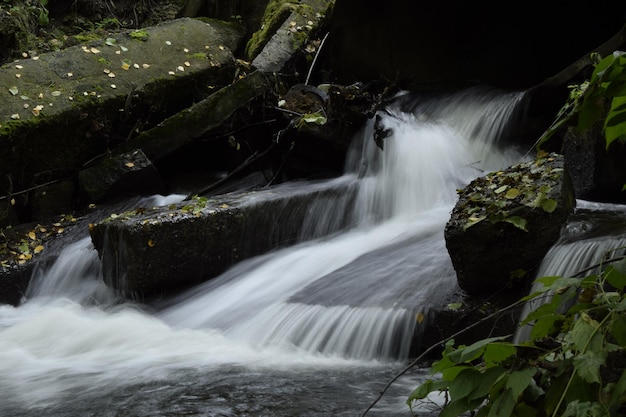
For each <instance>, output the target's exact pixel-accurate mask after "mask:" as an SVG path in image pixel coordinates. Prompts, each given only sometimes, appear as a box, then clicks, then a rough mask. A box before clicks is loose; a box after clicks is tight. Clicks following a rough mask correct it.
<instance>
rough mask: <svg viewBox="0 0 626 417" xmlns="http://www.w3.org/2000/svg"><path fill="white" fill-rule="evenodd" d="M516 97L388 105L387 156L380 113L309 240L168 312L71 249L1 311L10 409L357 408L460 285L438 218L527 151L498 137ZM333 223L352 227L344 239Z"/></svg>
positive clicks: (1, 356) (3, 395)
mask: <svg viewBox="0 0 626 417" xmlns="http://www.w3.org/2000/svg"><path fill="white" fill-rule="evenodd" d="M523 98H524V95H523V93H506V94H503V93H500V92H494V91H488V90H481V89H474V90H469V91H465V92H461V93H459V94H457V95H450V96H446V97H443V98H439V99H429V100H427V101H420V102H419V103H420V104H418V103H417V102H416V101H414V100H412V99H410V98H409V97H408V96H403V97H400V99H399V100H398V104H397V105H395V106H391V107H389V108H387V109H385V110H384V111H381V112H380V113H379V115H380V117H381V120H382V123H383V124H384V126H385V128H387V129H390V131H391V132H392V134H391V135H390V136H389V137H387V138H386V139H385V142H384V151H381V149H379V148H378V147H377V146H376V144H375V143H374V141H373V140H372V137H373V132H374V125H373V121H371V122H370V123H368V124H367V125H366V126H364V128H363V129H362V132H361V133H360V134H359V135H358V136H357V137H355V138H354V140H353V146H352V147H351V149H350V152H349V155H348V158H347V161H346V172H345V174H344V175H343V176H342V177H341V178H338V179H334V180H330V182H329V184H330V183H332V186H336V185H337V183H338V182H340V183H345V184H347V186H348V187H353V191H354V195H355V199H354V201H353V202H352V203H351V204H345V202H344V201H343V200H342V201H340V202H334V201H332V200H327V201H324V202H321V203H320V204H316V205H314V206H313V207H314V208H315V209H314V211H313V212H312V213H311V215H310V223H307V224H306V225H305V226H304V228H303V234H308V236H309V237H310V236H314V237H315V239H313V240H310V239H309V240H307V241H303V242H300V243H297V244H295V245H293V246H291V247H287V248H284V249H280V250H277V251H275V252H272V253H269V254H266V255H262V256H259V257H256V258H253V259H249V260H246V261H244V262H241V263H240V264H238V265H235V266H234V267H233V268H231V269H230V270H228V271H226V272H225V273H224V274H222V275H221V276H219V277H216V278H215V279H213V280H211V281H209V282H207V283H205V284H202V285H199V286H197V287H196V288H193V289H191V290H190V291H188V292H185V293H183V294H180V295H178V296H176V297H174V298H172V299H170V300H168V301H167V303H164V304H162V305H150V306H145V305H141V304H138V303H134V302H129V301H125V300H120V299H119V297H117V295H116V294H114V293H113V292H112V291H111V290H110V289H109V288H107V287H106V286H105V285H104V284H103V283H102V282H101V280H100V278H99V273H98V271H99V261H98V259H97V257H96V256H95V255H94V250H93V247H92V246H91V244H90V242H89V240H88V238H85V239H82V240H79V241H77V243H76V244H75V245H73V246H68V247H67V248H66V250H65V251H64V252H63V253H62V254H61V255H60V256H59V259H58V261H57V263H56V264H55V265H53V266H52V267H51V268H50V269H45V270H40V271H38V272H37V274H36V275H35V276H34V277H33V280H32V285H31V287H30V288H29V289H28V291H27V294H26V299H25V302H24V303H23V304H22V305H20V306H18V307H11V306H0V414H2V413H4V414H7V415H14V416H18V415H24V416H30V415H32V416H34V415H38V413H39V412H41V410H42V409H44V408H46V414H47V415H50V416H62V415H69V414H71V413H72V410H76V409H81V410H82V411H85V412H87V411H91V413H92V414H93V415H96V411H97V409H98V407H104V408H113V409H115V407H118V409H119V410H125V411H124V412H126V413H130V414H133V415H139V416H144V415H145V416H148V415H151V416H153V415H172V414H176V413H182V412H183V411H189V413H192V412H196V413H198V414H204V415H209V414H211V413H213V414H211V415H215V414H218V415H241V414H246V415H262V414H263V415H297V414H302V412H303V410H308V412H305V414H306V415H328V414H333V415H354V414H355V407H356V408H357V409H359V408H360V406H361V405H362V402H363V401H367V400H366V398H368V395H369V398H371V396H372V395H375V394H376V393H377V392H378V391H379V390H380V388H381V387H380V386H376V385H373V384H374V383H375V382H374V381H377V382H378V383H383V384H384V382H385V381H386V379H387V377H388V376H389V375H390V374H392V373H393V372H394V370H395V369H398V367H399V366H402V361H404V360H406V359H408V355H409V351H410V346H411V343H412V340H413V338H414V337H415V332H416V329H415V320H414V317H415V312H416V311H417V310H416V309H419V311H422V312H427V311H428V309H429V308H430V307H432V306H435V305H437V303H441V302H443V300H445V298H446V297H447V295H449V294H451V293H452V292H453V291H455V288H456V281H455V280H456V278H455V275H454V270H453V268H452V266H451V262H450V260H449V258H448V255H447V252H446V250H445V243H444V239H443V228H444V226H445V223H446V222H447V220H448V218H449V213H450V211H451V209H452V207H453V205H454V203H455V201H456V189H457V188H460V187H462V186H464V185H465V184H467V183H469V182H470V181H471V180H472V179H474V178H476V177H477V176H479V175H482V174H484V173H485V172H488V171H492V170H497V169H502V168H505V167H507V166H510V165H512V164H515V163H518V162H519V161H520V158H522V157H521V155H522V153H521V152H520V150H518V149H515V148H514V147H512V146H511V145H509V144H507V143H506V141H505V138H506V134H505V133H506V132H507V126H508V124H509V123H510V122H511V120H515V115H516V114H517V112H518V111H520V108H521V105H522V104H523ZM299 186H301V187H307V186H308V185H307V183H302V184H300V185H299ZM311 186H315V187H319V186H320V184H319V183H315V184H311ZM280 189H281V188H280V187H277V188H276V189H275V190H276V192H278V193H280ZM168 198H170V199H173V200H174V201H175V200H176V199H177V198H178V199H180V198H181V197H180V196H171V197H168ZM155 204H159V203H158V202H154V203H153V205H155ZM163 204H166V203H163ZM337 218H341V219H342V220H341V222H342V223H343V222H347V223H348V224H350V225H351V227H350V228H348V229H347V230H344V231H342V232H341V233H337V227H336V222H335V220H336V219H337ZM419 377H420V376H419V373H418V374H416V376H412V377H407V379H405V380H404V382H402V381H400V382H399V383H398V387H399V388H398V389H404V391H399V392H398V393H397V396H396V397H393V396H392V397H391V400H389V401H390V403H388V404H385V402H384V401H383V402H381V404H380V405H379V407H382V408H379V409H378V412H379V413H380V414H379V415H387V416H392V415H404V414H405V413H406V412H407V410H406V405H404V399H405V398H406V395H407V394H408V392H410V390H411V389H412V387H414V386H415V385H416V384H417V382H416V380H415V378H419ZM403 384H404V385H403ZM407 387H409V388H407ZM311 389H315V391H316V399H315V401H312V400H311V399H310V398H309V397H310V394H307V395H304V394H303V393H310V391H311ZM250 393H252V394H250ZM364 393H371V394H364ZM250 395H252V397H253V399H252V400H251V399H250V398H249V397H250ZM285 397H288V398H289V401H285V400H284V398H285ZM118 403H119V405H116V404H118ZM292 403H294V404H295V405H293V404H292ZM79 407H80V408H79ZM86 410H87V411H86ZM216 410H217V411H216ZM374 412H376V410H374ZM161 413H162V414H161ZM371 415H376V414H371Z"/></svg>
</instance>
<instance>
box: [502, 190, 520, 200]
mask: <svg viewBox="0 0 626 417" xmlns="http://www.w3.org/2000/svg"><path fill="white" fill-rule="evenodd" d="M519 193H520V191H519V190H518V189H517V188H510V189H509V190H508V191H507V192H506V194H504V198H506V199H509V200H512V199H514V198H515V197H517V196H518V195H519Z"/></svg>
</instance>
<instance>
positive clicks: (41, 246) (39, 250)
mask: <svg viewBox="0 0 626 417" xmlns="http://www.w3.org/2000/svg"><path fill="white" fill-rule="evenodd" d="M43 249H44V248H43V245H39V246H37V247H36V248H35V249H34V250H33V252H35V254H37V253H39V252H41V251H42V250H43Z"/></svg>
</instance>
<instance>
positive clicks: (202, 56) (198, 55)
mask: <svg viewBox="0 0 626 417" xmlns="http://www.w3.org/2000/svg"><path fill="white" fill-rule="evenodd" d="M191 58H195V59H202V60H205V61H206V59H207V56H206V53H205V52H196V53H195V54H193V55H191Z"/></svg>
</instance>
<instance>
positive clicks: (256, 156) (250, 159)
mask: <svg viewBox="0 0 626 417" xmlns="http://www.w3.org/2000/svg"><path fill="white" fill-rule="evenodd" d="M275 145H276V142H272V143H270V145H269V146H268V147H267V149H265V150H264V151H263V152H261V153H259V152H255V153H253V154H252V155H250V156H249V157H248V158H247V159H246V160H245V161H244V162H243V163H242V164H241V165H239V166H238V167H237V168H235V169H233V170H232V171H231V172H229V173H228V175H227V176H225V177H224V178H222V179H220V180H218V181H216V182H214V183H212V184H210V185H209V186H207V187H204V188H202V189H201V190H199V191H197V192H195V193H193V194H189V195H188V196H187V197H185V201H187V200H191V198H192V197H193V196H194V195H202V194H206V193H208V192H209V191H211V190H214V189H215V188H217V187H219V186H220V185H222V184H224V183H225V182H226V181H228V180H230V179H231V178H232V177H233V176H235V175H237V174H238V173H240V172H241V171H243V170H244V169H245V168H247V167H248V166H250V165H251V164H252V163H253V162H255V161H257V160H258V159H261V158H263V157H264V156H265V155H267V154H268V153H269V151H271V150H272V149H273V148H274V146H275Z"/></svg>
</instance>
